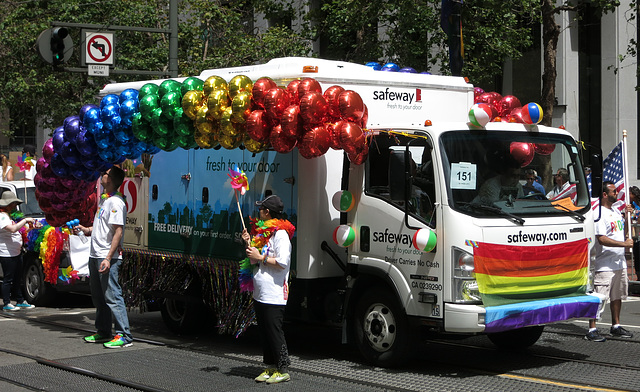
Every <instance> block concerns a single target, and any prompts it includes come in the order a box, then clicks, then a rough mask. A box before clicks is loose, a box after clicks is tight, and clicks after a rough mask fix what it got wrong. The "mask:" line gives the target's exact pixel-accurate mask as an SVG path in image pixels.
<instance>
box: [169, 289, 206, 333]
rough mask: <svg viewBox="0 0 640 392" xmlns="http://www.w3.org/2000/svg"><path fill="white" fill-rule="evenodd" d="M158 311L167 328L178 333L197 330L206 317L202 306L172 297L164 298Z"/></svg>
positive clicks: (200, 327)
mask: <svg viewBox="0 0 640 392" xmlns="http://www.w3.org/2000/svg"><path fill="white" fill-rule="evenodd" d="M160 313H161V314H162V321H164V324H165V325H166V326H167V328H169V330H170V331H171V332H173V333H175V334H178V335H190V334H193V333H196V332H198V331H199V330H200V329H202V327H203V325H204V321H205V319H206V316H205V315H206V310H205V308H204V306H202V305H200V304H196V303H193V302H188V301H183V300H179V299H174V298H165V300H164V301H163V302H162V305H161V307H160Z"/></svg>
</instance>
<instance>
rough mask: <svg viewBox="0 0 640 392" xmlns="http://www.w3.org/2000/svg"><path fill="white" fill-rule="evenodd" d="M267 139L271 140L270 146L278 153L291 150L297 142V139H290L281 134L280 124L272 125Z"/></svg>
mask: <svg viewBox="0 0 640 392" xmlns="http://www.w3.org/2000/svg"><path fill="white" fill-rule="evenodd" d="M269 141H270V142H271V147H273V149H274V150H275V151H276V152H279V153H287V152H291V150H293V148H294V147H295V146H296V144H297V143H298V139H292V138H288V137H286V136H284V135H283V134H282V126H280V125H277V126H275V127H273V129H272V130H271V135H270V136H269Z"/></svg>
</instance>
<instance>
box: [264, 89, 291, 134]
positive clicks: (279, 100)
mask: <svg viewBox="0 0 640 392" xmlns="http://www.w3.org/2000/svg"><path fill="white" fill-rule="evenodd" d="M288 106H289V94H288V93H287V92H286V90H284V89H282V88H279V87H276V88H272V89H271V90H269V91H267V94H266V95H265V97H264V108H265V110H266V111H267V121H269V124H271V125H277V124H278V123H279V122H280V117H281V116H282V113H283V112H284V110H285V109H286V108H287V107H288Z"/></svg>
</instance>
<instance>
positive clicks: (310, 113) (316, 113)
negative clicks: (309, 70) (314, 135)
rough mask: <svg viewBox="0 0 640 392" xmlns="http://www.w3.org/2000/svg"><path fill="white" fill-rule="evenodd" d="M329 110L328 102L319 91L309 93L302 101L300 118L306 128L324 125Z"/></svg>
mask: <svg viewBox="0 0 640 392" xmlns="http://www.w3.org/2000/svg"><path fill="white" fill-rule="evenodd" d="M303 82H304V80H303ZM327 109H328V105H327V101H325V99H324V97H323V96H322V94H320V93H319V92H317V91H311V92H308V93H306V94H305V95H304V96H303V97H302V99H300V116H301V117H302V120H303V121H304V125H305V126H309V127H313V126H315V125H317V124H321V123H323V122H324V121H325V120H326V119H327Z"/></svg>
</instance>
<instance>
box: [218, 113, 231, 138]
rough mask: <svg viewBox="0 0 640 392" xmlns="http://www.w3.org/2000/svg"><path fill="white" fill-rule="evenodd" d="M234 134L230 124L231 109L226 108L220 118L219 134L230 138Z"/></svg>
mask: <svg viewBox="0 0 640 392" xmlns="http://www.w3.org/2000/svg"><path fill="white" fill-rule="evenodd" d="M234 133H235V129H234V128H233V123H232V122H231V108H227V109H226V110H225V111H224V112H222V117H221V118H220V134H221V135H227V136H232V135H233V134H234Z"/></svg>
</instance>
